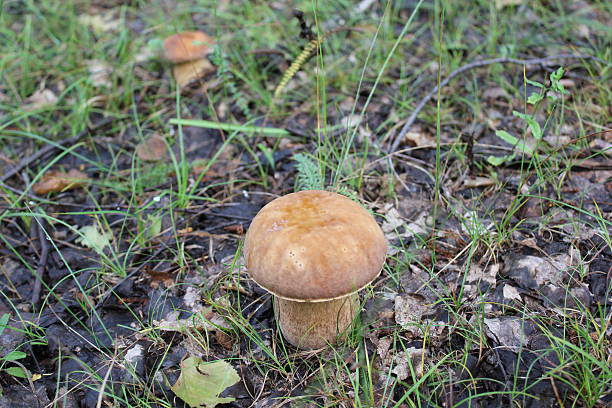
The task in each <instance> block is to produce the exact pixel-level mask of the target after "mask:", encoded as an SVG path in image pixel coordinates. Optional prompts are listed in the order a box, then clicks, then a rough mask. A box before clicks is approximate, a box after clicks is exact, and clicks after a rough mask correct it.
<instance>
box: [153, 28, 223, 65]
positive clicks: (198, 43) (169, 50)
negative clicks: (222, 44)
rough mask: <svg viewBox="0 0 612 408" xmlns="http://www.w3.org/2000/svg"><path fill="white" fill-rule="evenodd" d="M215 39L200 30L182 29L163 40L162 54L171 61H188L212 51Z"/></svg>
mask: <svg viewBox="0 0 612 408" xmlns="http://www.w3.org/2000/svg"><path fill="white" fill-rule="evenodd" d="M213 45H215V40H213V39H212V37H210V36H209V35H207V34H205V33H203V32H201V31H184V32H182V33H177V34H174V35H171V36H170V37H168V38H166V39H165V40H164V55H165V57H166V59H168V60H169V61H170V62H173V63H175V64H176V63H179V62H188V61H193V60H197V59H199V58H202V57H204V56H205V55H206V54H209V53H210V52H212V47H213Z"/></svg>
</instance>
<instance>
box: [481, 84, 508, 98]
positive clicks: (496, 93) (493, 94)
mask: <svg viewBox="0 0 612 408" xmlns="http://www.w3.org/2000/svg"><path fill="white" fill-rule="evenodd" d="M482 97H483V98H485V99H499V98H504V99H510V95H508V92H506V90H505V89H504V88H501V87H491V88H487V89H486V90H485V91H484V92H483V93H482Z"/></svg>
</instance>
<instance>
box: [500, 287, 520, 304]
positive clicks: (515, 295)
mask: <svg viewBox="0 0 612 408" xmlns="http://www.w3.org/2000/svg"><path fill="white" fill-rule="evenodd" d="M502 293H503V295H504V299H506V300H521V294H520V292H519V291H518V289H517V288H515V287H514V286H512V285H508V284H507V283H506V284H505V285H504V288H503V292H502Z"/></svg>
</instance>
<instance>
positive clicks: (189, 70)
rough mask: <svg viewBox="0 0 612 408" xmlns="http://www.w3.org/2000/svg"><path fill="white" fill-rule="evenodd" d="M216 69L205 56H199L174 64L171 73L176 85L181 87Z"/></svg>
mask: <svg viewBox="0 0 612 408" xmlns="http://www.w3.org/2000/svg"><path fill="white" fill-rule="evenodd" d="M216 69H217V68H216V67H215V66H214V65H213V64H211V63H210V61H208V60H207V59H206V58H201V59H199V60H195V61H191V62H184V63H182V64H177V65H175V66H174V67H173V68H172V75H173V76H174V80H175V81H176V83H177V84H178V86H179V87H181V88H182V87H184V86H185V85H187V84H189V83H191V82H193V81H195V80H198V79H200V78H202V77H204V76H206V75H208V74H210V73H213V72H215V70H216Z"/></svg>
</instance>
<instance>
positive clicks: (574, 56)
mask: <svg viewBox="0 0 612 408" xmlns="http://www.w3.org/2000/svg"><path fill="white" fill-rule="evenodd" d="M559 59H592V60H595V61H599V62H602V63H604V64H607V62H606V61H603V60H601V59H599V58H597V57H594V56H592V55H578V54H561V55H552V56H550V57H545V58H532V59H518V58H510V57H500V58H493V59H487V60H480V61H474V62H470V63H469V64H465V65H463V66H461V67H459V68H457V69H456V70H454V71H453V72H451V73H450V75H449V76H447V77H446V78H444V80H443V81H442V82H440V85H439V87H440V88H441V87H444V86H446V85H447V84H448V83H449V82H450V81H451V80H452V79H453V78H454V77H456V76H457V75H459V74H461V73H463V72H465V71H469V70H471V69H473V68H478V67H483V66H486V65H493V64H506V63H507V64H520V65H547V64H549V63H550V62H552V61H554V60H559ZM437 92H438V85H436V86H435V87H434V88H433V89H432V90H431V91H430V92H429V93H428V94H427V95H425V96H424V97H423V99H421V100H420V101H419V103H418V104H417V106H416V108H415V109H414V111H412V113H411V114H410V116H409V117H408V119H407V120H406V123H405V124H404V126H403V127H402V130H401V131H400V132H399V133H398V134H397V136H395V138H394V139H395V140H394V141H393V144H392V145H391V148H390V149H389V152H393V151H395V150H397V148H398V147H399V144H400V143H401V141H402V139H404V136H406V133H408V131H409V130H410V128H411V127H412V125H413V124H414V122H415V121H416V118H417V116H418V114H419V113H420V112H421V111H422V110H423V108H424V107H425V105H426V104H427V102H429V100H430V99H431V98H433V97H434V95H436V93H437Z"/></svg>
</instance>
